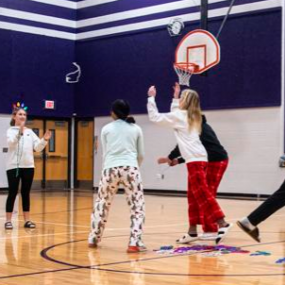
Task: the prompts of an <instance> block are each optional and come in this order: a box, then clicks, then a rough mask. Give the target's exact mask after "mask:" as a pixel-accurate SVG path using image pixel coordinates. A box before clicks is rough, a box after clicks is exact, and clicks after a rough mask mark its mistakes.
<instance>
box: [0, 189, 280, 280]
mask: <svg viewBox="0 0 285 285" xmlns="http://www.w3.org/2000/svg"><path fill="white" fill-rule="evenodd" d="M5 198H6V196H5V195H0V202H1V213H0V218H1V221H2V222H1V230H0V233H1V236H0V240H1V243H0V284H1V285H3V284H9V285H12V284H17V285H18V284H21V285H25V284H29V285H30V284H32V285H39V284H44V285H53V284H70V285H72V284H84V285H89V284H96V285H109V284H110V285H113V284H122V285H127V284H130V285H147V284H156V285H159V284H163V285H165V284H181V285H183V284H193V285H195V284H208V285H217V284H240V285H242V284H254V285H263V284H270V285H271V284H274V285H279V284H285V279H284V277H285V270H284V269H285V265H282V264H281V265H280V264H276V263H275V262H276V260H277V259H279V258H284V257H285V248H284V242H285V223H284V217H285V209H284V210H281V211H280V212H278V213H276V215H275V216H273V217H272V218H270V219H269V220H267V221H266V222H265V223H263V224H262V225H261V227H260V228H261V230H262V243H261V244H257V243H255V242H254V241H253V240H251V239H250V238H249V237H247V235H245V234H244V233H242V232H241V231H240V230H239V229H238V228H237V227H236V226H235V227H234V228H233V230H232V231H231V233H230V234H229V236H228V238H227V239H226V240H225V242H224V244H225V245H230V246H242V247H244V249H246V250H250V251H251V252H255V251H257V250H261V251H269V252H271V255H270V256H250V255H249V254H236V253H232V254H227V255H223V256H219V257H208V256H202V255H201V254H199V253H191V254H188V255H187V254H186V255H159V254H157V253H155V252H154V251H153V249H157V248H159V247H160V246H163V245H174V241H175V239H176V238H178V237H180V236H181V235H182V234H183V233H184V232H185V231H186V229H187V214H186V213H187V205H186V198H185V197H158V196H146V206H147V220H146V226H145V236H144V241H145V243H146V245H147V246H148V248H149V251H148V252H147V253H144V254H127V253H126V248H127V243H128V234H129V227H128V226H129V216H128V207H127V204H126V201H125V197H124V196H123V195H117V197H116V198H115V200H114V204H113V207H112V210H111V214H110V217H109V222H108V224H107V228H106V232H105V239H104V240H103V242H102V244H101V246H100V247H99V248H98V249H89V248H88V247H87V235H88V231H89V223H90V221H89V217H90V212H91V209H92V200H93V196H92V193H90V192H76V193H66V192H65V193H63V192H52V193H43V192H35V193H33V194H32V213H33V214H32V217H33V220H34V221H35V222H36V223H37V229H36V230H34V231H27V230H24V229H23V220H22V215H21V214H20V215H15V220H14V225H15V229H14V230H13V231H11V232H5V230H4V229H3V224H4V221H5V218H4V217H5V212H4V204H5ZM220 203H221V205H222V207H223V209H224V210H225V212H226V214H227V216H228V218H229V219H230V220H232V221H235V220H236V219H237V218H239V217H242V216H244V215H246V214H248V213H249V212H250V211H251V210H252V209H254V208H255V207H256V206H257V205H258V204H259V203H260V202H257V201H238V200H220ZM208 244H212V243H211V242H208Z"/></svg>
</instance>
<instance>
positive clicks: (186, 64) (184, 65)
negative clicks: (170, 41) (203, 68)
mask: <svg viewBox="0 0 285 285" xmlns="http://www.w3.org/2000/svg"><path fill="white" fill-rule="evenodd" d="M173 66H174V67H175V68H178V69H181V70H183V71H185V72H189V73H195V72H197V71H198V69H199V65H197V64H195V63H190V62H175V63H174V64H173ZM191 67H194V70H192V68H191ZM190 68H191V69H190Z"/></svg>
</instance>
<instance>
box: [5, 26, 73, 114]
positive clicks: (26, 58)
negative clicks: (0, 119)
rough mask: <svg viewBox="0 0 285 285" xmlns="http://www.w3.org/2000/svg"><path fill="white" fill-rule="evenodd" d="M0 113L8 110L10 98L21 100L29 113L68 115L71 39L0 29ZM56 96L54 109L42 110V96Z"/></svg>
mask: <svg viewBox="0 0 285 285" xmlns="http://www.w3.org/2000/svg"><path fill="white" fill-rule="evenodd" d="M0 43H1V44H0V58H1V61H0V98H1V104H0V113H10V112H11V106H12V102H15V101H17V100H21V101H24V102H25V103H26V104H27V105H28V106H29V114H31V115H37V116H54V117H55V116H64V117H70V116H71V115H72V113H73V107H74V90H73V88H74V86H73V85H68V84H66V83H65V75H66V73H67V72H69V71H71V70H72V62H73V61H74V43H73V42H72V41H67V40H61V39H55V38H50V37H43V36H37V35H31V34H25V33H18V32H12V31H5V30H1V29H0ZM44 99H53V100H56V103H57V109H56V110H55V111H45V110H43V100H44Z"/></svg>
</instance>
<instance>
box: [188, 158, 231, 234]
mask: <svg viewBox="0 0 285 285" xmlns="http://www.w3.org/2000/svg"><path fill="white" fill-rule="evenodd" d="M208 167H209V163H207V162H190V163H187V168H188V193H187V196H188V216H189V223H190V225H199V224H201V225H202V226H203V230H204V232H217V220H219V219H221V218H224V216H225V215H224V213H223V211H222V210H221V208H220V206H219V204H218V202H217V201H216V191H217V189H218V186H219V183H220V181H221V178H222V175H220V174H221V173H224V172H225V169H226V168H224V171H223V172H222V171H219V175H218V176H219V177H220V179H218V178H217V177H216V176H215V175H214V174H215V173H216V174H217V171H213V170H214V167H212V168H211V166H210V170H209V172H208V171H207V170H208ZM215 169H216V168H215ZM208 175H209V176H208ZM208 181H212V184H211V186H209V185H208Z"/></svg>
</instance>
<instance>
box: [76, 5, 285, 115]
mask: <svg viewBox="0 0 285 285" xmlns="http://www.w3.org/2000/svg"><path fill="white" fill-rule="evenodd" d="M220 23H221V19H214V20H211V21H210V22H209V30H210V31H211V32H213V33H214V34H215V33H216V32H217V31H218V28H219V26H220ZM197 27H198V25H193V24H192V25H188V26H187V27H186V29H185V33H187V32H188V31H190V30H192V29H195V28H197ZM180 40H181V37H170V36H169V35H168V33H167V31H166V29H165V28H163V29H156V30H152V31H145V32H140V33H133V34H131V35H130V34H128V35H119V36H116V37H110V38H103V39H96V40H92V41H86V42H78V43H76V60H77V62H79V63H80V65H81V67H82V69H83V76H82V80H81V82H80V83H79V84H78V85H76V104H75V106H76V107H75V108H76V113H77V114H78V115H79V116H100V115H107V114H108V113H109V107H110V104H111V102H112V101H113V100H115V99H116V98H124V99H127V100H129V102H130V103H131V105H132V111H133V113H146V108H145V104H146V91H147V88H148V86H150V85H152V84H155V85H156V86H157V89H158V91H159V94H160V96H159V97H158V102H159V106H160V109H161V110H163V111H167V110H168V109H169V104H170V100H171V94H172V89H171V86H172V84H173V82H174V81H176V80H177V77H176V75H175V73H174V71H173V69H172V62H173V59H174V51H175V47H176V45H177V44H178V42H179V41H180ZM219 41H220V44H221V54H222V57H221V63H220V65H219V66H217V67H215V68H213V69H212V70H211V71H209V72H208V75H207V76H206V77H204V76H194V77H193V78H192V80H191V86H192V88H194V89H196V90H197V91H198V92H199V93H200V95H201V98H202V106H203V108H204V109H206V110H210V109H223V108H248V107H267V106H279V105H280V104H281V75H280V74H281V10H280V9H274V10H270V11H265V12H259V13H253V14H250V15H248V14H245V15H239V16H231V17H230V19H229V20H228V22H227V24H226V26H225V28H224V30H223V32H222V34H221V37H220V39H219Z"/></svg>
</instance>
